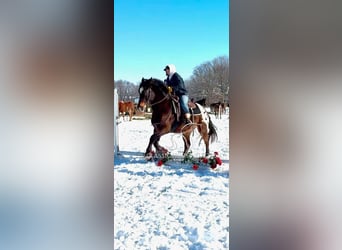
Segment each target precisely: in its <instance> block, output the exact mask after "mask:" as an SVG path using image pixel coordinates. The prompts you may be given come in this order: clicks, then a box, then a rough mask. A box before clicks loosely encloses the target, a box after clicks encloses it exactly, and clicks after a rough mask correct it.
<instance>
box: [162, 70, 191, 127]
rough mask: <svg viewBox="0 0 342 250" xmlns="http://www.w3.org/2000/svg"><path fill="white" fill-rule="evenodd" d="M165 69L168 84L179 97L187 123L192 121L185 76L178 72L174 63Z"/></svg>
mask: <svg viewBox="0 0 342 250" xmlns="http://www.w3.org/2000/svg"><path fill="white" fill-rule="evenodd" d="M164 71H165V74H166V75H167V78H166V79H165V83H166V85H167V86H169V87H171V91H172V92H173V93H174V94H175V95H176V96H178V97H179V103H180V106H181V110H182V112H183V113H184V118H185V123H186V124H189V123H192V122H191V120H190V111H189V107H188V101H189V97H188V91H187V90H186V89H185V85H184V81H183V78H182V77H181V76H180V75H179V74H178V73H177V72H176V66H175V65H173V64H168V65H166V67H165V68H164Z"/></svg>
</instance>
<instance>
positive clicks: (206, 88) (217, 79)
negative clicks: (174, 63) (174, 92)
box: [114, 56, 229, 104]
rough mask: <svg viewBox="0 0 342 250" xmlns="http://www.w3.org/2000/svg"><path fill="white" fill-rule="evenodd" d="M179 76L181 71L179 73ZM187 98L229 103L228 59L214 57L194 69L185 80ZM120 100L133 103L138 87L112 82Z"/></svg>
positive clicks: (225, 57) (123, 81) (131, 84)
mask: <svg viewBox="0 0 342 250" xmlns="http://www.w3.org/2000/svg"><path fill="white" fill-rule="evenodd" d="M180 74H181V71H180ZM184 80H185V79H184ZM185 85H186V88H187V90H188V92H189V98H190V99H191V98H193V99H194V100H195V101H196V100H200V99H202V98H206V103H207V104H210V103H214V102H224V103H228V102H229V59H228V56H220V57H216V58H214V59H213V60H211V61H207V62H204V63H202V64H200V65H198V66H197V67H195V68H194V70H193V72H192V75H191V76H190V78H189V79H187V80H185ZM114 86H115V87H116V88H117V90H118V94H119V96H120V99H121V100H124V101H135V100H136V99H137V98H138V88H139V86H138V85H136V84H134V83H132V82H128V81H125V80H118V81H114Z"/></svg>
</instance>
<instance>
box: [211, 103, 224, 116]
mask: <svg viewBox="0 0 342 250" xmlns="http://www.w3.org/2000/svg"><path fill="white" fill-rule="evenodd" d="M225 109H226V107H225V105H224V103H222V102H215V103H212V104H210V111H211V112H214V114H215V117H216V118H218V119H221V115H222V114H224V113H225Z"/></svg>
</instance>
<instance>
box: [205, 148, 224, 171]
mask: <svg viewBox="0 0 342 250" xmlns="http://www.w3.org/2000/svg"><path fill="white" fill-rule="evenodd" d="M200 161H201V162H202V163H204V164H209V166H210V168H212V169H215V168H216V167H217V165H219V166H221V165H222V160H221V158H220V157H219V154H218V152H214V155H212V156H209V157H208V158H207V157H202V158H200Z"/></svg>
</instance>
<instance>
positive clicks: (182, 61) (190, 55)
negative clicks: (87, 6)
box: [114, 0, 229, 83]
mask: <svg viewBox="0 0 342 250" xmlns="http://www.w3.org/2000/svg"><path fill="white" fill-rule="evenodd" d="M228 22H229V1H228V0H114V80H127V81H130V82H133V83H138V82H140V80H141V78H142V77H145V78H149V77H154V78H159V79H161V80H163V79H165V72H164V71H163V69H164V67H165V66H166V65H167V64H169V63H173V64H175V66H176V68H177V72H178V73H179V74H180V75H181V76H182V77H183V78H184V80H186V79H188V78H189V77H190V76H191V75H192V72H193V69H194V68H195V67H196V66H198V65H200V64H201V63H204V62H206V61H211V60H212V59H214V58H215V57H218V56H223V55H225V56H229V47H228V46H229V44H228V43H229V23H228Z"/></svg>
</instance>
